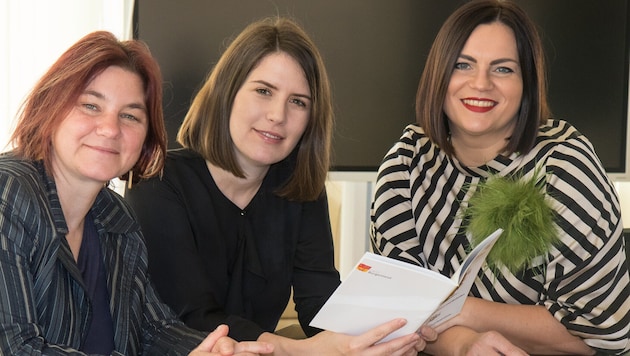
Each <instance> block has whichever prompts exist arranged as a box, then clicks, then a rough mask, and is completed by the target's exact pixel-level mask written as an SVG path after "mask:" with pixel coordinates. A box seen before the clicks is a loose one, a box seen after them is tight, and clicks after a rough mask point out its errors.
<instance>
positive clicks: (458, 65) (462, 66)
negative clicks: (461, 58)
mask: <svg viewBox="0 0 630 356" xmlns="http://www.w3.org/2000/svg"><path fill="white" fill-rule="evenodd" d="M455 69H459V70H464V69H470V64H469V63H465V62H457V63H455Z"/></svg>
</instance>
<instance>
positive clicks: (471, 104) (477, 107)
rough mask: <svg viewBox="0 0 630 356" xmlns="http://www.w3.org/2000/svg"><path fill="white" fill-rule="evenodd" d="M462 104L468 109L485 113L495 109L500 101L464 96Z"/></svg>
mask: <svg viewBox="0 0 630 356" xmlns="http://www.w3.org/2000/svg"><path fill="white" fill-rule="evenodd" d="M461 102H462V104H464V107H466V109H468V110H470V111H472V112H479V113H484V112H488V111H490V110H492V109H494V107H495V106H497V104H498V102H496V101H494V100H490V99H484V98H464V99H461Z"/></svg>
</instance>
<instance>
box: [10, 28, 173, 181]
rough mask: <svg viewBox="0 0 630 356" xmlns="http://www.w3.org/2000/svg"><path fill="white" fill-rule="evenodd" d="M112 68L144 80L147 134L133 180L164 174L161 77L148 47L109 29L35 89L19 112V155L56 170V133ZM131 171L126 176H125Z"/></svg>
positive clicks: (62, 60) (70, 54)
mask: <svg viewBox="0 0 630 356" xmlns="http://www.w3.org/2000/svg"><path fill="white" fill-rule="evenodd" d="M110 66H118V67H121V68H123V69H125V70H128V71H131V72H133V73H136V74H138V75H139V76H140V78H141V79H142V82H143V84H144V93H145V96H144V98H145V105H146V108H147V115H148V132H147V137H146V138H145V141H144V144H143V146H142V152H141V153H140V157H139V159H138V162H137V163H136V164H135V166H134V168H133V171H134V174H135V177H134V178H136V177H137V178H148V177H151V176H154V175H156V174H158V173H160V172H161V170H162V168H163V166H164V156H165V153H166V130H165V128H164V120H163V115H162V75H161V72H160V68H159V66H158V64H157V62H156V61H155V60H154V59H153V57H152V56H151V53H150V51H149V49H148V47H147V46H146V45H145V44H144V43H143V42H140V41H135V40H130V41H119V40H118V39H116V37H115V36H114V35H113V34H111V33H109V32H106V31H96V32H92V33H90V34H88V35H86V36H85V37H83V38H81V39H80V40H79V41H78V42H76V43H75V44H74V45H72V46H71V47H70V48H69V49H68V50H66V52H64V53H63V54H62V55H61V57H59V59H57V61H56V62H55V63H54V64H53V65H52V66H51V67H50V69H48V71H47V72H46V74H44V75H43V76H42V77H41V78H40V79H39V81H38V82H37V84H35V87H34V88H33V89H32V91H31V92H30V94H29V95H28V97H27V98H26V100H25V101H24V104H23V105H22V108H21V110H20V113H19V116H18V123H17V127H16V129H15V131H14V132H13V135H12V136H11V143H12V145H13V148H14V151H15V152H16V154H17V155H19V156H21V157H24V158H28V159H33V160H40V159H41V160H43V161H44V164H45V165H46V169H47V170H48V171H49V172H52V170H51V169H52V164H51V159H52V136H53V133H54V131H55V130H56V129H57V128H58V127H59V124H60V123H61V122H62V121H63V120H64V119H65V118H66V116H67V115H68V114H69V113H70V111H71V110H72V108H73V106H74V105H75V104H76V101H77V100H78V98H79V96H80V95H81V93H82V92H83V91H84V90H85V88H86V87H87V86H88V84H89V83H90V81H91V80H92V79H94V77H96V76H97V75H99V74H100V73H102V72H103V71H104V70H105V69H107V68H108V67H110ZM126 177H127V174H126V175H125V177H123V178H125V179H126Z"/></svg>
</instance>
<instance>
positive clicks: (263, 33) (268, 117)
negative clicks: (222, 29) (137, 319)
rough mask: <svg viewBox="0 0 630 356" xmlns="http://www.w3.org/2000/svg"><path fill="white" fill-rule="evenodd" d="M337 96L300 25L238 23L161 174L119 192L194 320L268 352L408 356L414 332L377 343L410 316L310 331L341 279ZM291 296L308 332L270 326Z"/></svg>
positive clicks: (168, 285)
mask: <svg viewBox="0 0 630 356" xmlns="http://www.w3.org/2000/svg"><path fill="white" fill-rule="evenodd" d="M331 101H332V99H331V93H330V87H329V82H328V77H327V74H326V70H325V67H324V64H323V61H322V58H321V56H320V54H319V51H318V50H317V48H316V47H315V45H314V44H313V42H312V41H311V40H310V38H309V37H308V36H307V35H306V33H304V31H303V30H302V29H301V28H300V27H299V26H298V25H297V24H296V23H295V22H293V21H291V20H288V19H283V18H277V19H264V20H261V21H258V22H255V23H253V24H251V25H249V26H248V27H247V28H245V29H244V30H243V31H242V32H241V33H240V34H239V35H238V36H237V37H236V38H235V39H234V41H233V42H232V43H231V44H230V45H229V47H228V48H227V49H226V51H225V52H224V54H223V55H222V56H221V58H220V59H219V61H218V62H217V64H216V65H215V67H214V68H213V69H212V71H211V73H210V75H209V77H208V78H207V80H206V81H205V83H204V85H203V87H202V88H201V90H200V91H199V92H198V93H197V95H196V96H195V98H194V100H193V102H192V105H191V107H190V110H189V111H188V113H187V115H186V117H185V119H184V122H183V124H182V126H181V128H180V131H179V133H178V136H177V139H178V142H179V143H181V144H182V146H183V148H182V149H177V150H173V151H169V152H168V154H167V158H166V166H165V169H164V174H163V177H162V178H161V179H160V178H154V179H151V180H149V181H147V182H141V183H139V184H138V185H136V186H134V187H133V188H132V189H130V190H127V192H126V194H125V197H126V199H128V201H129V202H130V204H131V205H132V206H133V207H134V209H135V211H136V212H137V213H138V216H139V220H140V222H141V225H142V228H143V230H144V231H145V235H146V238H147V246H148V250H149V270H150V271H151V275H152V277H153V278H154V280H155V282H156V288H157V290H158V291H159V293H160V295H161V296H162V297H163V298H164V300H165V302H166V303H167V304H169V305H170V306H171V307H172V308H173V309H175V310H176V311H177V313H178V314H179V316H180V317H181V318H182V320H183V321H184V322H185V323H186V324H187V325H188V326H191V327H193V328H196V329H199V330H212V329H214V328H215V327H216V326H217V325H218V324H221V323H225V324H227V325H229V326H230V336H231V337H233V338H234V339H236V340H259V341H268V342H270V343H272V344H274V347H275V348H274V354H275V355H285V354H286V355H337V354H357V353H359V352H370V353H372V354H374V355H415V354H416V353H417V351H418V350H421V349H422V348H424V344H425V339H423V338H421V337H420V336H419V335H417V334H415V333H414V334H411V335H406V336H403V337H400V338H397V339H394V340H391V341H388V342H383V343H379V344H376V343H377V342H378V341H379V340H381V339H382V338H384V337H385V336H386V335H388V334H389V333H391V332H393V331H394V330H396V329H398V328H400V327H402V325H404V323H405V321H404V320H393V321H391V322H389V323H386V324H384V325H382V326H380V327H377V328H375V329H373V330H371V331H369V332H367V333H365V334H363V335H359V336H348V335H341V334H335V333H332V332H328V331H324V332H320V331H321V330H317V329H315V328H312V327H310V326H309V323H310V321H311V319H313V317H314V316H315V314H316V313H317V312H318V311H319V309H320V308H321V306H322V305H323V304H324V303H325V302H326V300H327V299H328V297H329V296H330V295H331V294H332V292H333V291H334V290H335V288H336V287H337V286H338V284H339V273H338V272H337V270H336V269H335V266H334V258H333V243H332V233H331V228H330V220H329V215H328V205H327V198H326V191H325V185H324V184H325V180H326V175H327V173H328V168H329V156H330V141H331V130H332V125H333V122H332V121H333V110H332V103H331ZM291 291H293V295H294V301H295V304H296V310H297V312H298V318H299V321H300V324H301V326H302V329H303V330H304V332H305V333H306V335H307V336H311V337H309V338H307V339H303V340H293V339H289V338H286V337H282V336H279V335H276V334H274V333H273V332H274V330H275V329H276V325H277V323H278V320H279V319H280V316H281V315H282V313H283V311H284V309H285V308H286V305H287V302H288V299H289V296H290V294H291ZM423 330H424V333H425V334H426V335H425V336H423V337H424V338H426V339H429V340H431V339H432V338H433V337H434V336H435V333H434V330H432V329H428V328H427V329H423Z"/></svg>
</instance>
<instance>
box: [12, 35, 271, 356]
mask: <svg viewBox="0 0 630 356" xmlns="http://www.w3.org/2000/svg"><path fill="white" fill-rule="evenodd" d="M161 80H162V79H161V74H160V70H159V68H158V65H157V63H156V62H155V60H154V59H153V58H152V56H151V53H150V52H149V49H148V48H147V47H146V46H145V45H144V44H143V43H141V42H138V41H118V40H117V39H116V38H115V37H114V36H113V35H112V34H111V33H109V32H104V31H97V32H93V33H91V34H88V35H86V36H85V37H83V38H81V39H80V40H79V41H78V42H77V43H75V44H74V45H73V46H71V47H70V48H69V49H68V50H67V51H66V52H65V53H63V54H62V55H61V57H60V58H59V59H58V60H57V61H56V62H55V63H54V64H53V65H52V67H50V69H49V70H48V71H47V72H46V73H45V74H44V75H43V76H42V78H41V79H40V80H39V82H38V83H37V84H36V85H35V87H34V89H33V90H32V92H31V93H30V95H29V96H28V97H27V99H26V102H25V104H24V105H23V110H22V112H21V113H20V117H19V121H18V124H17V128H16V130H15V132H14V134H13V136H12V137H13V141H12V142H13V145H14V147H15V149H14V150H13V151H10V152H7V153H3V154H2V155H0V246H2V247H1V248H0V281H2V285H3V286H4V287H3V288H0V304H2V313H0V330H2V333H1V334H0V354H3V355H21V354H25V353H28V354H44V355H88V354H90V355H92V354H98V355H167V354H168V355H189V354H190V355H200V356H201V355H208V356H212V355H214V356H217V355H219V352H218V351H219V350H221V351H222V352H221V353H220V354H221V355H226V354H228V353H230V354H232V353H233V354H239V355H243V356H252V355H257V354H259V353H269V352H271V351H272V350H273V346H272V345H270V344H267V343H257V342H254V343H236V342H235V341H234V340H232V339H230V338H229V337H227V332H228V328H227V327H226V326H225V325H222V326H220V327H219V328H218V329H217V330H216V331H213V332H212V333H211V334H210V335H208V336H207V337H206V334H207V333H202V332H199V331H196V330H193V329H191V328H188V327H186V326H185V325H184V324H183V323H182V322H181V321H179V320H178V319H177V317H176V315H175V314H174V313H173V311H172V310H171V309H170V308H169V307H168V306H167V305H165V304H164V303H162V302H161V301H160V299H159V298H158V296H157V294H156V293H155V291H154V289H153V286H152V284H151V282H150V280H149V277H148V273H147V268H148V266H147V263H148V262H147V251H146V247H145V246H144V242H143V237H142V233H141V232H140V229H139V226H138V223H137V222H136V220H135V216H134V214H133V213H132V211H131V208H130V207H129V206H128V205H127V204H126V203H125V201H124V200H123V198H122V197H121V196H120V195H118V194H117V193H115V192H113V191H112V190H111V189H109V188H107V187H106V185H107V184H108V182H110V180H111V179H113V178H115V177H118V176H122V175H126V174H128V172H130V171H131V170H132V169H134V170H136V171H137V175H138V176H141V177H150V176H154V175H156V174H157V173H158V172H160V170H161V169H162V165H163V159H164V152H165V144H166V142H165V132H164V125H163V122H162V113H161V110H162V109H161V106H162V87H161ZM204 337H205V340H204ZM202 341H203V343H202Z"/></svg>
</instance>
